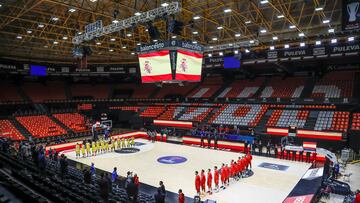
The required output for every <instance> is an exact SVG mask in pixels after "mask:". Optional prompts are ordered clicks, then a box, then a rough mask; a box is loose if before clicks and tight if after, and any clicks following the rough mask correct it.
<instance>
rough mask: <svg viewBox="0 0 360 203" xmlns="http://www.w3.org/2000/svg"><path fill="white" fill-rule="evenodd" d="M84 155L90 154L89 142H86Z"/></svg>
mask: <svg viewBox="0 0 360 203" xmlns="http://www.w3.org/2000/svg"><path fill="white" fill-rule="evenodd" d="M86 155H87V156H91V154H90V143H89V142H86Z"/></svg>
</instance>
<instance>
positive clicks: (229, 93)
mask: <svg viewBox="0 0 360 203" xmlns="http://www.w3.org/2000/svg"><path fill="white" fill-rule="evenodd" d="M262 83H264V78H258V79H256V80H254V81H249V80H238V81H235V82H233V83H231V85H230V86H229V87H227V88H225V89H224V90H223V91H222V92H221V93H220V94H219V96H218V97H220V98H250V97H253V96H254V94H255V93H256V92H257V91H258V90H259V88H260V86H261V84H262Z"/></svg>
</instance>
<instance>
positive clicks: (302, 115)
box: [266, 109, 309, 128]
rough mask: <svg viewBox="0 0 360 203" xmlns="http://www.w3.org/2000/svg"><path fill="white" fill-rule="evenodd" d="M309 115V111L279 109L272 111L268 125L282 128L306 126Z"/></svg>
mask: <svg viewBox="0 0 360 203" xmlns="http://www.w3.org/2000/svg"><path fill="white" fill-rule="evenodd" d="M308 116H309V111H304V110H281V109H277V110H274V111H273V112H272V114H271V116H270V118H269V120H268V122H267V124H266V126H268V127H282V128H288V127H289V126H296V127H298V128H304V126H305V123H306V119H307V118H308Z"/></svg>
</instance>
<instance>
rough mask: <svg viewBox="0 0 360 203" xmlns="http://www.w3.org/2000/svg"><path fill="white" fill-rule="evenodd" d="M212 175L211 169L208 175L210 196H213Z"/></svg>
mask: <svg viewBox="0 0 360 203" xmlns="http://www.w3.org/2000/svg"><path fill="white" fill-rule="evenodd" d="M212 178H213V177H212V173H211V169H208V174H207V182H206V183H207V187H208V192H207V193H209V194H210V195H211V194H212Z"/></svg>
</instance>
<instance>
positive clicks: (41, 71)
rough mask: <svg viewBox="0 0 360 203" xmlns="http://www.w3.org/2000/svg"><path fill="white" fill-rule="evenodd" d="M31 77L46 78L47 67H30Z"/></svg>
mask: <svg viewBox="0 0 360 203" xmlns="http://www.w3.org/2000/svg"><path fill="white" fill-rule="evenodd" d="M30 75H32V76H46V66H38V65H30Z"/></svg>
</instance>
